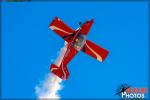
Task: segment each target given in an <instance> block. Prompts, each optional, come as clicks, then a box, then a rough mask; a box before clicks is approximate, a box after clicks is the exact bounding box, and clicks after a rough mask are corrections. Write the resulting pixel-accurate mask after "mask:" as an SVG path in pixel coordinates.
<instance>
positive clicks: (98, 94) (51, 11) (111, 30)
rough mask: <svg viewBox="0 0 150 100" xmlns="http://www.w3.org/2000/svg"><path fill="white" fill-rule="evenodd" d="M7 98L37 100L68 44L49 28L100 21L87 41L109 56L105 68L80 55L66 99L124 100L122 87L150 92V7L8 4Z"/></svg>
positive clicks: (4, 32)
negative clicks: (56, 23)
mask: <svg viewBox="0 0 150 100" xmlns="http://www.w3.org/2000/svg"><path fill="white" fill-rule="evenodd" d="M1 14H2V98H36V95H35V86H36V85H37V84H38V83H39V82H40V81H41V80H42V79H44V77H45V75H46V74H47V73H50V71H49V67H50V65H51V63H52V62H53V60H55V59H56V58H57V56H58V53H59V51H60V48H62V47H63V45H64V40H63V39H62V38H60V37H59V36H58V35H57V34H55V33H54V32H53V31H52V30H50V29H49V28H48V26H49V24H50V22H51V21H52V20H53V18H54V17H55V16H58V17H59V18H60V19H61V20H63V21H64V22H65V23H66V24H67V25H69V26H70V27H71V28H73V29H76V28H78V27H79V25H78V23H79V22H80V21H82V22H84V21H86V20H89V19H91V18H94V24H93V26H92V28H91V30H90V32H89V34H88V36H87V38H88V39H89V40H91V41H93V42H94V43H96V44H97V45H100V46H102V47H103V48H105V49H107V50H108V51H109V55H108V57H107V58H106V60H105V61H104V62H102V63H101V62H98V61H97V60H95V59H93V58H92V57H90V56H88V55H86V54H84V53H83V52H79V53H78V54H77V55H76V56H75V57H74V59H73V60H72V61H71V62H70V63H69V64H68V69H69V71H70V77H69V79H68V80H67V81H63V83H62V85H63V89H62V90H61V91H59V94H60V95H61V97H62V98H120V97H119V96H117V95H115V93H116V89H117V87H118V86H119V85H120V84H124V83H125V84H128V85H130V86H132V87H148V3H146V2H54V1H53V2H22V3H19V2H17V3H7V2H2V13H1Z"/></svg>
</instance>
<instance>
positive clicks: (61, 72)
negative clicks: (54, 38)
mask: <svg viewBox="0 0 150 100" xmlns="http://www.w3.org/2000/svg"><path fill="white" fill-rule="evenodd" d="M93 22H94V20H93V19H92V20H89V21H86V22H85V23H83V24H81V23H80V27H79V28H78V29H76V30H73V29H71V28H70V27H69V26H67V25H66V24H65V23H64V22H63V21H62V20H60V19H59V18H58V17H55V18H54V20H53V21H52V23H51V24H50V26H49V28H50V29H51V30H53V31H54V32H56V33H57V34H58V35H59V36H61V37H62V38H63V39H64V40H65V41H66V42H67V50H66V52H65V53H64V56H63V59H62V60H61V63H60V65H59V66H57V65H56V64H52V65H51V67H50V70H51V72H52V73H53V74H55V75H57V76H58V77H59V78H61V79H63V80H66V79H68V77H69V72H68V69H67V64H68V63H69V62H70V61H71V59H72V58H73V57H74V56H75V55H76V54H77V53H78V51H82V52H84V53H86V54H88V55H90V56H92V57H94V58H96V59H97V60H98V61H101V62H102V61H104V59H105V58H106V56H107V55H108V51H107V50H105V49H104V48H102V47H100V46H98V45H96V44H94V43H93V42H91V41H89V40H87V39H86V36H87V34H88V32H89V30H90V28H91V26H92V24H93Z"/></svg>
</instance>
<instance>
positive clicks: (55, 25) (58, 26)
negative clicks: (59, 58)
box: [49, 17, 74, 42]
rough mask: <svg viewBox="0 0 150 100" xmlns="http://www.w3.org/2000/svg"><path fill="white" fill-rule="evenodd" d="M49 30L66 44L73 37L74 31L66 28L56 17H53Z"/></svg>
mask: <svg viewBox="0 0 150 100" xmlns="http://www.w3.org/2000/svg"><path fill="white" fill-rule="evenodd" d="M49 28H50V29H51V30H53V31H54V32H56V33H57V34H58V35H60V36H61V37H62V38H63V39H64V40H66V41H67V42H70V40H71V38H72V37H73V35H74V30H73V29H71V28H70V27H69V26H67V25H66V24H65V23H64V22H63V21H61V20H60V19H59V18H58V17H55V19H54V20H53V21H52V23H51V24H50V26H49Z"/></svg>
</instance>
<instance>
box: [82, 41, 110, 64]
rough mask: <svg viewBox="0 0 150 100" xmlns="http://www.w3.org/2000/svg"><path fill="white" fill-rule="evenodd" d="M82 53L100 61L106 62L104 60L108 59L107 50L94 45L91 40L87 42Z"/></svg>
mask: <svg viewBox="0 0 150 100" xmlns="http://www.w3.org/2000/svg"><path fill="white" fill-rule="evenodd" d="M82 51H83V52H85V53H86V54H88V55H90V56H92V57H94V58H96V59H97V60H99V61H101V62H102V61H104V59H105V58H106V57H107V55H108V51H107V50H105V49H104V48H102V47H100V46H98V45H96V44H94V43H92V42H91V41H89V40H86V42H85V44H84V46H83V48H82Z"/></svg>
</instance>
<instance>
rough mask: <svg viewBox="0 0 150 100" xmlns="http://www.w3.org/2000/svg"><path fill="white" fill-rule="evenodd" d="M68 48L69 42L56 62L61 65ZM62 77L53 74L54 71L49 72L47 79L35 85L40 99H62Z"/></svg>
mask: <svg viewBox="0 0 150 100" xmlns="http://www.w3.org/2000/svg"><path fill="white" fill-rule="evenodd" d="M66 50H67V43H66V42H65V45H64V47H63V48H61V51H60V54H59V56H58V57H57V59H56V60H55V62H54V64H55V65H57V66H60V64H61V62H62V60H63V57H64V55H65V52H66ZM61 82H62V79H60V78H59V77H57V76H56V75H53V74H52V73H49V74H47V76H46V78H45V80H43V81H42V82H41V83H40V84H39V85H37V86H36V87H35V93H36V95H37V98H38V99H55V100H56V99H57V100H58V99H60V98H61V97H60V95H59V94H58V91H59V90H61V89H62V84H61Z"/></svg>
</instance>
